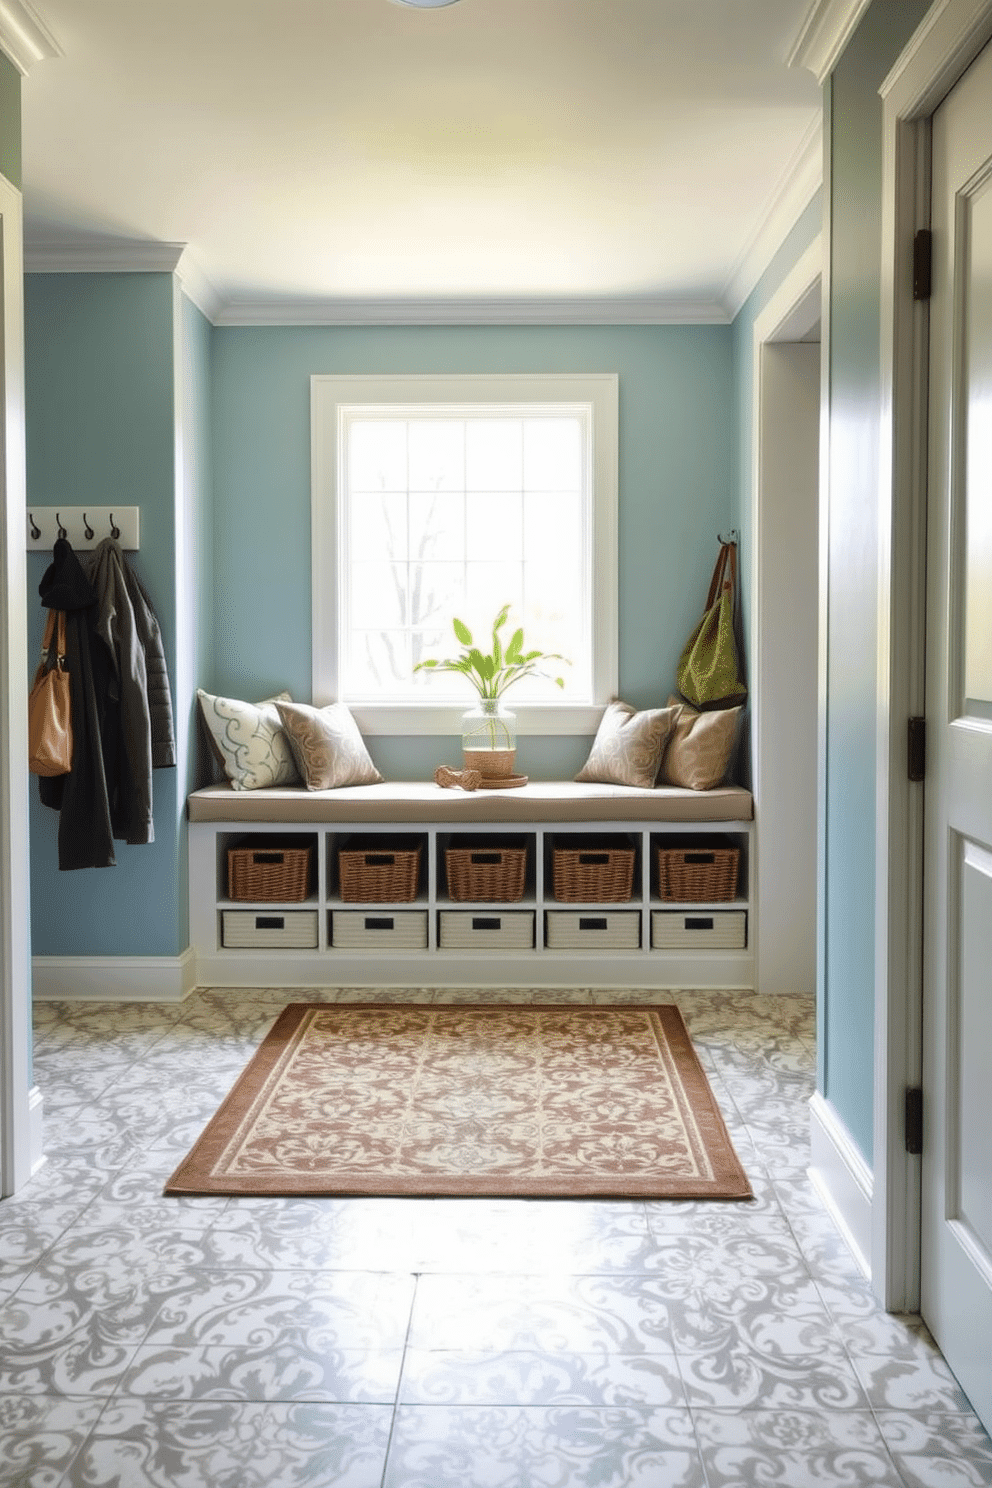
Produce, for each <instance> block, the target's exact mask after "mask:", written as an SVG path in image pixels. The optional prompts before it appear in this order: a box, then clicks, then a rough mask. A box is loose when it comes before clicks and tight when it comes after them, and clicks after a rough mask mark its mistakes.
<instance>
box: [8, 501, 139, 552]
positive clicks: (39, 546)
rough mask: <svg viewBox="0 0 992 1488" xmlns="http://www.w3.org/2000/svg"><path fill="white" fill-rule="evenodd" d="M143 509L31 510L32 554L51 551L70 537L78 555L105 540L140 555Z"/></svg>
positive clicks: (38, 507) (59, 508) (30, 540)
mask: <svg viewBox="0 0 992 1488" xmlns="http://www.w3.org/2000/svg"><path fill="white" fill-rule="evenodd" d="M140 513H141V508H140V507H138V506H114V507H109V506H87V507H85V508H84V507H81V506H60V507H58V508H56V507H54V506H32V507H29V508H28V511H27V546H28V551H29V552H41V551H43V550H45V549H47V550H49V551H51V549H52V548H53V547H54V545H55V541H56V539H57V538H60V537H64V538H67V539H68V541H69V542H70V543H71V545H72V547H73V548H75V549H76V551H77V552H85V551H86V549H87V548H95V547H96V545H97V543H100V542H102V541H103V539H104V538H105V537H113V538H116V539H117V541H118V542H119V543H120V545H121V547H122V548H126V549H128V550H129V551H130V552H137V550H138V548H139V546H140V544H139V540H138V538H139V526H140V521H139V518H140Z"/></svg>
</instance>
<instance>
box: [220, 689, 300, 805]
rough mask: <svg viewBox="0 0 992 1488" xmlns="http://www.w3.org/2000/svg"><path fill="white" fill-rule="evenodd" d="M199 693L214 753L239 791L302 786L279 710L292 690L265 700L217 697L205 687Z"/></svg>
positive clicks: (288, 699)
mask: <svg viewBox="0 0 992 1488" xmlns="http://www.w3.org/2000/svg"><path fill="white" fill-rule="evenodd" d="M196 695H197V698H198V699H199V702H200V714H201V717H202V718H203V722H204V724H205V725H206V729H207V734H208V737H209V739H210V744H211V747H212V749H213V752H214V755H215V756H216V758H217V761H218V763H219V764H220V766H221V768H222V769H223V771H224V774H225V775H226V776H227V778H228V780H229V781H230V782H231V784H232V785H233V786H234V789H235V790H262V789H264V788H265V787H266V786H268V785H299V783H300V774H299V771H298V770H297V768H296V761H295V759H294V758H293V751H292V750H291V749H290V747H289V740H288V739H287V738H286V735H285V734H284V733H283V729H282V725H281V723H280V722H279V714H278V713H277V712H276V703H277V702H281V701H283V700H285V701H287V702H289V701H290V695H289V693H288V692H280V693H279V694H278V696H277V697H274V698H266V699H265V700H264V702H261V703H245V702H242V701H241V700H240V699H238V698H226V697H215V696H214V695H213V694H212V693H209V692H204V690H203V688H202V687H198V688H197V690H196Z"/></svg>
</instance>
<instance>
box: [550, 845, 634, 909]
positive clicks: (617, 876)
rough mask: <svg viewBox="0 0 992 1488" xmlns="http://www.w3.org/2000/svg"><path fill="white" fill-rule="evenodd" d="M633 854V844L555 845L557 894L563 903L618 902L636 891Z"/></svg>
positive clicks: (553, 871) (553, 877) (553, 874)
mask: <svg viewBox="0 0 992 1488" xmlns="http://www.w3.org/2000/svg"><path fill="white" fill-rule="evenodd" d="M634 857H635V853H634V849H633V848H632V847H556V848H554V849H553V851H552V857H551V882H552V892H553V894H554V897H555V898H556V899H557V900H559V901H560V902H561V903H563V904H577V903H592V904H619V903H620V902H621V901H622V900H624V899H629V898H630V896H631V893H632V891H633V887H634Z"/></svg>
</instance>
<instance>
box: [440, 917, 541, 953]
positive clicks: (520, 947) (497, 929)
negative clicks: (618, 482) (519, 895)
mask: <svg viewBox="0 0 992 1488" xmlns="http://www.w3.org/2000/svg"><path fill="white" fill-rule="evenodd" d="M438 943H439V945H440V946H441V948H442V950H462V951H464V950H479V949H485V950H514V951H529V950H531V949H532V948H533V945H534V912H533V910H521V909H512V910H510V911H509V913H502V914H489V913H486V912H484V911H479V910H469V909H443V910H442V911H441V933H440V936H439V938H438Z"/></svg>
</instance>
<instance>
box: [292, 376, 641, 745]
mask: <svg viewBox="0 0 992 1488" xmlns="http://www.w3.org/2000/svg"><path fill="white" fill-rule="evenodd" d="M311 404H312V445H313V517H312V535H313V684H314V693H313V695H314V700H315V702H328V701H331V700H332V699H335V698H340V699H341V700H342V701H345V702H347V703H348V704H349V706H350V707H351V708H352V709H353V711H354V712H355V714H356V717H358V719H359V722H360V724H361V726H362V727H363V728H364V729H366V730H368V731H370V732H380V733H412V732H434V731H436V732H451V731H453V729H454V727H455V724H456V720H457V718H458V715H459V714H460V712H461V711H462V710H464V708H466V707H468V706H469V704H470V703H471V702H472V694H471V692H470V691H469V690H468V689H467V686H466V684H465V683H464V682H463V681H461V679H459V678H457V677H451V676H449V675H446V674H438V673H435V674H433V675H426V674H424V673H417V672H415V670H414V668H415V666H416V664H417V662H419V661H422V660H423V659H425V658H426V657H430V656H435V657H442V656H449V655H452V654H453V653H454V651H455V650H457V648H458V642H457V641H456V640H455V637H454V634H453V632H452V627H451V622H452V618H453V617H454V616H457V617H458V618H459V619H460V620H462V621H464V622H465V623H466V624H467V625H468V627H469V629H470V630H472V632H473V635H475V636H476V637H477V638H480V639H482V640H483V641H484V649H488V637H489V632H490V627H491V625H492V621H493V619H494V617H495V615H496V614H497V612H498V611H499V610H500V609H501V608H502V607H503V605H505V604H509V605H510V606H511V611H510V620H509V623H508V626H507V629H506V631H505V632H504V635H505V637H506V638H508V637H509V635H510V634H511V633H512V631H513V629H515V628H516V627H517V626H518V625H522V626H523V628H524V634H525V639H526V642H527V645H528V646H534V647H538V648H540V649H541V650H542V651H557V652H560V653H561V654H562V655H564V656H566V657H568V658H569V661H570V663H571V665H569V666H567V667H564V668H562V669H561V670H562V672H563V675H564V677H565V684H566V685H565V688H564V690H562V689H559V688H557V687H556V686H555V684H554V682H553V681H551V680H542V679H537V678H534V679H528V680H527V681H525V682H523V683H521V684H520V685H519V686H518V687H516V688H514V689H513V691H512V692H511V693H510V694H509V696H508V699H507V701H508V702H509V703H510V706H511V707H513V708H514V710H515V711H516V712H517V715H518V721H519V726H520V729H521V731H522V732H547V733H561V732H573V731H574V732H588V731H589V730H590V728H591V727H594V726H595V721H596V720H597V719H598V716H599V711H600V709H601V707H602V704H603V703H604V702H605V701H606V700H607V699H608V697H609V696H610V695H611V694H612V693H613V692H615V690H616V654H617V635H616V631H617V620H616V616H617V598H616V589H617V557H616V507H617V485H616V473H617V455H616V451H617V380H616V378H615V377H614V376H587V377H582V376H578V377H574V376H563V377H554V376H540V377H495V378H494V377H389V378H380V377H333V376H315V377H314V378H313V379H312V397H311ZM459 684H460V685H459Z"/></svg>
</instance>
